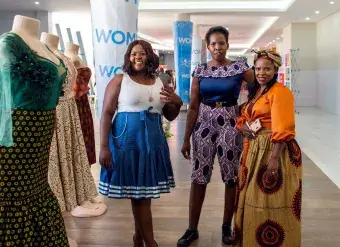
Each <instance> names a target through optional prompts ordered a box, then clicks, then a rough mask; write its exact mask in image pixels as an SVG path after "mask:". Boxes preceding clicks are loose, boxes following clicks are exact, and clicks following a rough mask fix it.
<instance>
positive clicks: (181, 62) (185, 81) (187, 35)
mask: <svg viewBox="0 0 340 247" xmlns="http://www.w3.org/2000/svg"><path fill="white" fill-rule="evenodd" d="M192 32H193V23H192V22H190V15H188V14H177V15H176V21H175V22H174V24H173V33H174V44H175V50H174V57H175V71H176V82H177V87H176V90H177V93H178V95H179V96H180V97H181V99H182V101H183V103H184V104H188V103H189V94H190V92H189V91H190V77H191V76H190V70H191V49H192Z"/></svg>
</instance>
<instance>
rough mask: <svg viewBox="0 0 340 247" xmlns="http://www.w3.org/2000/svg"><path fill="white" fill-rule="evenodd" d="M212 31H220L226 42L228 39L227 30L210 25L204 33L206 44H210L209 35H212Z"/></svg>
mask: <svg viewBox="0 0 340 247" xmlns="http://www.w3.org/2000/svg"><path fill="white" fill-rule="evenodd" d="M214 33H221V34H223V36H224V37H225V40H226V42H227V43H228V41H229V31H228V30H227V29H226V28H224V27H222V26H216V27H212V28H210V29H209V30H208V32H207V33H206V35H205V42H206V43H207V46H208V45H209V44H210V37H211V35H213V34H214Z"/></svg>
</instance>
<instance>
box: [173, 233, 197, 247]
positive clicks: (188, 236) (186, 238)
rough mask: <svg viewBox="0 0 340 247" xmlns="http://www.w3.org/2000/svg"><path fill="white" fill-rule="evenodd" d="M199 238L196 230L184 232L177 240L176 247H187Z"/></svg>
mask: <svg viewBox="0 0 340 247" xmlns="http://www.w3.org/2000/svg"><path fill="white" fill-rule="evenodd" d="M198 237H199V234H198V231H197V230H190V229H188V230H186V232H185V233H184V235H183V236H182V237H181V238H180V239H179V240H178V242H177V247H188V246H190V244H191V243H192V242H194V241H195V240H197V239H198Z"/></svg>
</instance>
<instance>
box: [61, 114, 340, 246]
mask: <svg viewBox="0 0 340 247" xmlns="http://www.w3.org/2000/svg"><path fill="white" fill-rule="evenodd" d="M313 114H314V111H313V110H312V109H306V110H303V111H302V110H301V113H300V115H299V116H298V117H297V125H298V126H297V130H298V140H299V142H300V144H302V145H303V146H305V148H304V150H305V152H306V153H312V154H314V156H316V157H318V159H319V160H322V162H323V163H324V164H326V165H328V166H326V165H325V167H335V166H336V164H338V163H339V162H340V159H339V152H337V151H333V150H334V149H335V148H336V147H339V145H337V143H339V139H338V138H335V139H336V140H334V139H333V141H332V142H329V139H330V138H331V137H336V136H337V137H339V134H335V133H333V132H334V130H335V129H336V128H333V127H332V126H333V124H331V123H330V119H332V118H331V117H327V119H323V118H324V117H322V116H324V115H322V113H317V114H319V115H318V116H316V117H314V116H313ZM309 121H311V123H309ZM332 121H333V120H332ZM335 121H336V120H335ZM333 123H334V122H333ZM337 123H339V122H337ZM184 124H185V114H181V115H180V117H179V119H178V120H177V121H175V122H173V123H172V124H171V128H172V133H173V134H174V137H173V138H172V139H171V140H170V141H169V145H170V148H171V157H172V162H173V167H174V172H175V177H176V181H177V188H176V189H174V190H173V193H171V194H169V195H165V196H163V197H162V198H161V199H159V200H155V201H154V202H153V216H154V228H155V235H156V238H157V241H158V242H159V245H160V246H161V247H174V246H176V242H177V239H178V238H179V237H180V236H181V234H182V233H183V232H184V230H185V229H186V227H187V221H188V197H189V190H190V182H189V176H190V171H191V167H190V164H189V163H188V162H187V161H186V160H184V159H183V158H182V155H181V154H180V148H181V144H182V143H181V141H182V139H183V138H182V137H183V134H184ZM308 124H312V125H311V127H308V126H309V125H308ZM337 126H339V124H338V125H337ZM326 127H327V128H326ZM326 129H327V130H326ZM96 130H98V128H96ZM327 131H328V132H327ZM332 131H333V132H332ZM327 133H328V134H327ZM332 133H333V134H332ZM97 136H98V134H97ZM305 138H307V139H305ZM308 138H309V139H308ZM327 140H328V142H327ZM318 142H320V145H321V146H322V148H318V147H317V143H318ZM97 143H98V142H97ZM327 143H328V144H327ZM327 152H328V153H327ZM336 155H338V156H336ZM303 159H304V182H303V209H302V214H303V215H302V219H303V223H302V233H303V244H302V246H303V247H314V246H315V247H337V246H340V235H339V233H340V223H339V222H340V190H339V189H338V188H337V187H336V186H335V184H334V183H333V182H332V181H331V180H330V179H329V178H328V177H327V176H326V175H325V174H324V173H323V172H322V171H321V170H320V169H319V168H318V167H317V166H316V165H315V164H314V163H313V162H312V161H311V160H310V159H309V158H308V157H306V156H304V157H303ZM318 159H315V160H316V161H315V162H318ZM321 164H322V163H321ZM330 164H331V165H330ZM339 167H340V166H339ZM216 168H218V167H217V166H216ZM339 169H340V168H339ZM339 169H338V170H339ZM332 171H333V172H336V169H333V170H332ZM93 174H94V177H95V178H96V180H98V174H99V166H98V165H97V166H94V167H93ZM337 174H339V173H337ZM337 174H335V176H334V177H336V175H337ZM212 181H213V182H212V183H211V184H210V185H209V187H208V191H207V198H206V201H205V205H204V208H203V213H202V218H201V223H200V231H201V232H200V233H201V238H200V240H199V241H198V242H197V243H196V244H195V245H193V246H200V247H217V246H218V247H221V246H223V245H222V244H221V238H220V235H221V231H220V226H221V221H222V214H223V198H224V186H223V184H222V183H221V179H220V177H219V171H218V169H215V170H214V175H213V180H212ZM105 202H106V203H107V204H108V206H109V209H108V212H107V213H106V214H105V215H104V216H101V217H98V218H93V219H77V218H72V217H69V216H66V217H65V219H66V225H67V228H68V232H69V235H70V237H72V238H73V239H75V240H77V242H78V243H79V247H131V246H132V234H133V219H132V214H131V209H130V203H129V201H127V200H106V199H105ZM249 247H253V246H249ZM254 247H255V246H254ZM285 247H295V246H285Z"/></svg>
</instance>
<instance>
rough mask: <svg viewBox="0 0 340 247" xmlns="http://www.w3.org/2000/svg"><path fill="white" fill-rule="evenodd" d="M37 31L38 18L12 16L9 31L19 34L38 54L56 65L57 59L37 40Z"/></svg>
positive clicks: (38, 27)
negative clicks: (12, 19) (11, 25)
mask: <svg viewBox="0 0 340 247" xmlns="http://www.w3.org/2000/svg"><path fill="white" fill-rule="evenodd" d="M39 31H40V21H39V20H37V19H33V18H30V17H25V16H21V15H16V16H15V17H14V21H13V28H12V31H11V32H13V33H15V34H17V35H19V36H20V37H21V38H22V39H23V41H24V42H25V43H26V44H27V45H28V46H29V47H30V48H31V49H32V50H33V51H35V52H36V53H37V54H38V56H40V57H43V58H46V59H47V60H50V61H51V62H53V63H55V64H57V65H58V64H59V63H60V61H59V59H58V58H57V57H56V56H55V55H54V54H53V53H52V52H50V51H49V50H48V48H47V47H46V46H45V45H44V44H43V43H42V42H41V41H40V40H39Z"/></svg>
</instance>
